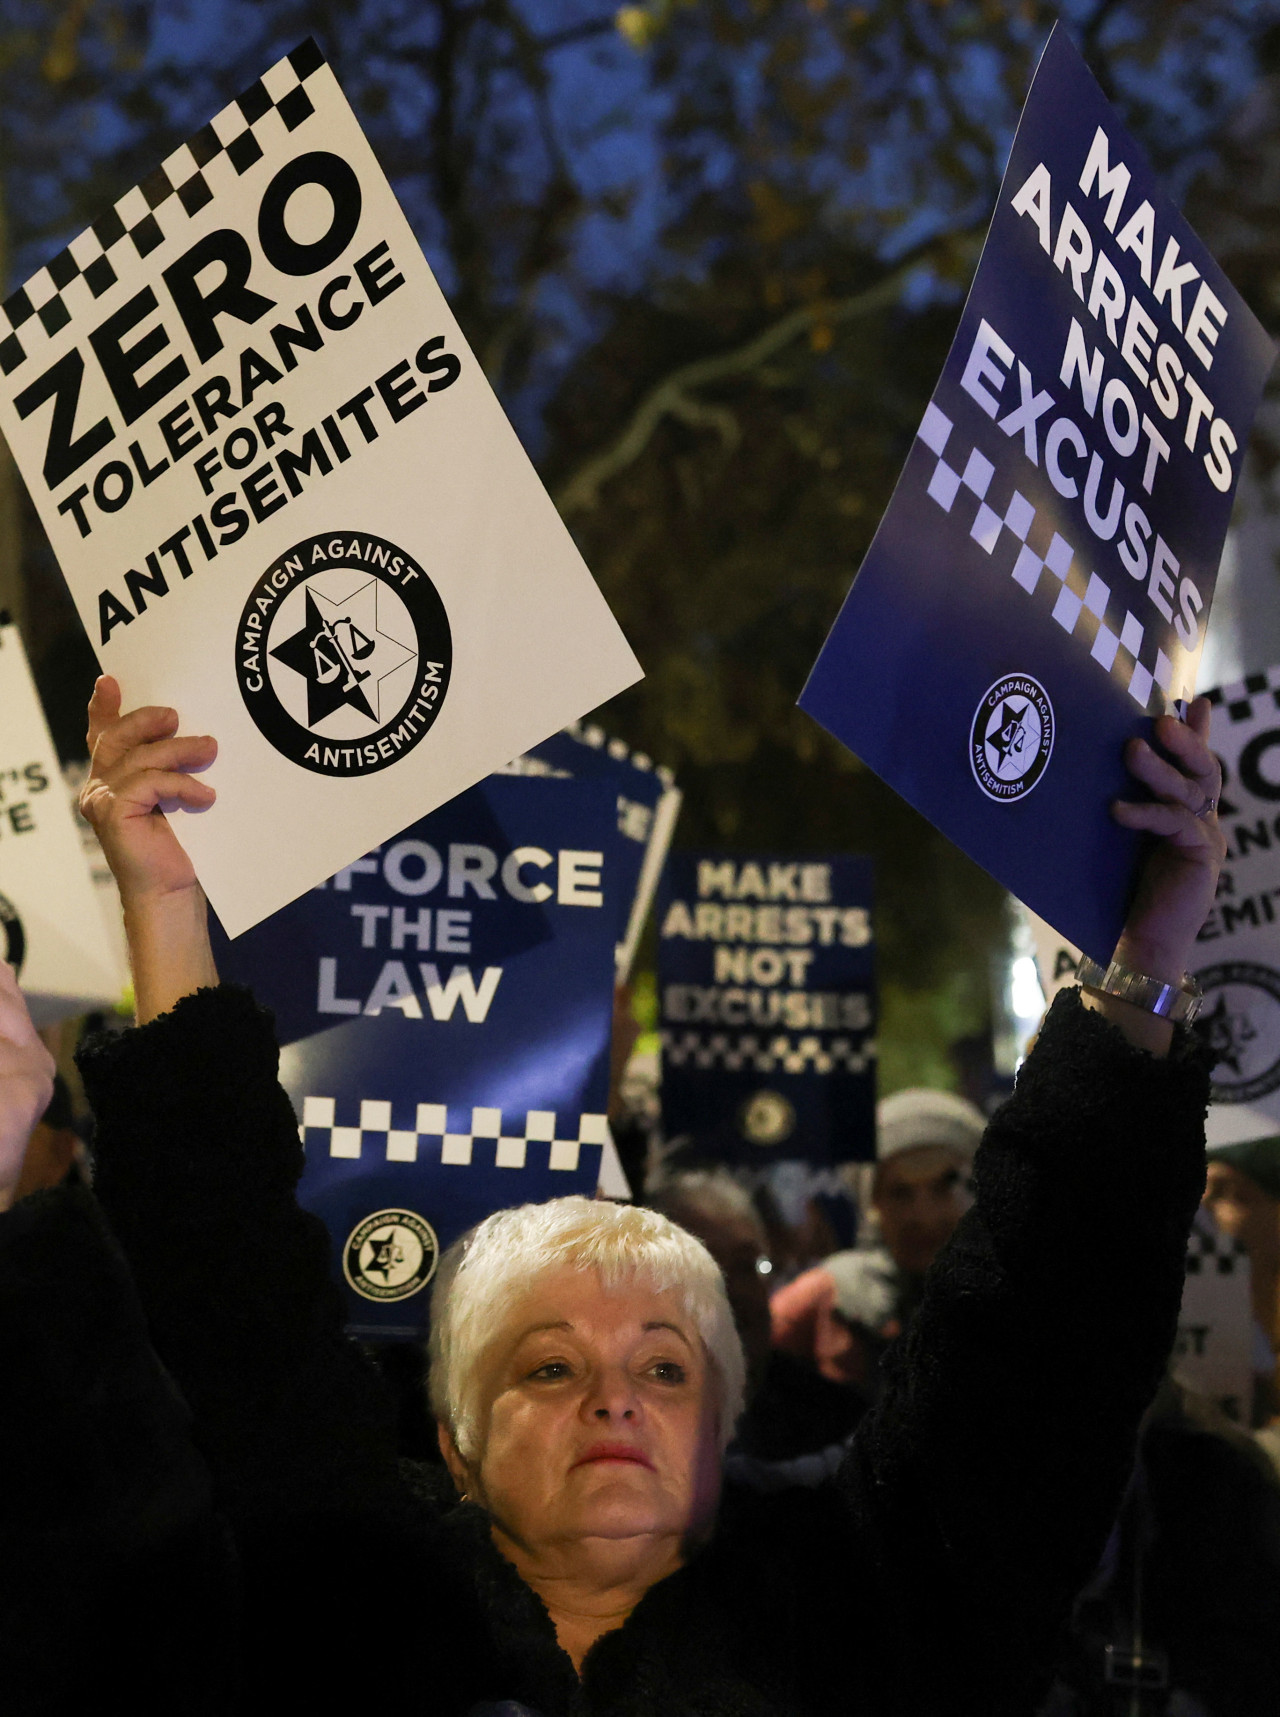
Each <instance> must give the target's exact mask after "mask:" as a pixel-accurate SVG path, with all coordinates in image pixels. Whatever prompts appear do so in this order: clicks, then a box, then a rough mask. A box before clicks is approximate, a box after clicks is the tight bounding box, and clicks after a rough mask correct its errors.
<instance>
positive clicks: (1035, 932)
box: [1022, 906, 1080, 1006]
mask: <svg viewBox="0 0 1280 1717" xmlns="http://www.w3.org/2000/svg"><path fill="white" fill-rule="evenodd" d="M1022 910H1023V911H1024V912H1025V913H1026V915H1027V920H1028V922H1029V923H1030V925H1031V935H1032V938H1033V940H1034V942H1035V949H1036V971H1037V972H1038V973H1039V975H1040V988H1041V989H1042V990H1043V991H1044V999H1045V1005H1046V1006H1048V1005H1049V1004H1050V1003H1051V1002H1052V1001H1053V998H1054V997H1055V996H1056V995H1057V993H1058V991H1059V990H1065V989H1067V988H1068V986H1069V985H1071V984H1074V983H1075V981H1076V973H1077V972H1078V971H1079V969H1080V950H1079V949H1078V948H1074V947H1072V945H1071V943H1070V942H1068V941H1067V939H1066V937H1065V936H1059V934H1058V932H1057V931H1056V930H1055V929H1054V928H1053V926H1052V925H1051V924H1046V923H1045V921H1044V919H1043V918H1041V917H1040V916H1039V914H1038V913H1035V912H1032V910H1031V908H1030V907H1029V906H1024V907H1023V909H1022Z"/></svg>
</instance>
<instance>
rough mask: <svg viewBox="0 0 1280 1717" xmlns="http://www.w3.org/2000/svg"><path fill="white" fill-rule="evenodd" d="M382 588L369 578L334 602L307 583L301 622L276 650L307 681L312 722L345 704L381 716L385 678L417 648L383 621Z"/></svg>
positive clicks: (373, 716)
mask: <svg viewBox="0 0 1280 1717" xmlns="http://www.w3.org/2000/svg"><path fill="white" fill-rule="evenodd" d="M379 589H380V586H379V582H378V580H377V579H375V578H370V579H368V580H367V581H366V583H364V584H362V585H361V586H360V587H359V588H358V589H357V590H355V591H353V592H352V593H351V595H350V596H348V597H345V598H344V599H343V600H342V601H341V602H334V601H332V600H331V599H330V598H329V597H327V596H326V595H325V594H324V593H323V592H322V591H320V590H317V589H315V588H314V586H312V585H308V586H307V589H306V611H305V619H304V622H303V625H302V627H301V628H300V630H299V631H297V632H295V633H294V634H293V636H292V637H291V638H286V639H284V640H283V642H282V643H280V644H277V645H276V646H275V648H274V649H273V650H272V651H271V655H272V656H273V657H274V659H275V660H276V661H278V662H283V663H284V665H285V667H286V668H292V669H293V671H294V672H295V673H297V674H301V676H302V678H303V679H304V680H305V681H306V682H307V725H308V727H315V725H316V724H317V722H321V721H323V720H324V718H325V717H326V716H327V715H332V714H333V712H334V710H337V709H342V708H343V707H344V706H347V707H349V708H351V709H354V710H357V711H358V712H359V713H360V714H361V715H363V716H365V717H367V718H368V720H370V721H371V722H374V723H375V724H376V723H380V722H381V720H382V714H381V695H380V694H381V684H382V681H383V680H385V679H386V677H387V675H388V674H393V673H394V672H395V671H396V669H397V668H401V667H403V666H404V664H405V663H406V662H407V661H409V659H410V658H411V657H412V655H413V653H414V652H413V651H412V650H410V649H406V647H405V646H404V645H403V644H402V643H400V641H399V640H398V639H396V638H393V637H392V636H391V635H390V634H389V633H387V632H384V631H382V630H381V628H380V627H379V625H378V595H379Z"/></svg>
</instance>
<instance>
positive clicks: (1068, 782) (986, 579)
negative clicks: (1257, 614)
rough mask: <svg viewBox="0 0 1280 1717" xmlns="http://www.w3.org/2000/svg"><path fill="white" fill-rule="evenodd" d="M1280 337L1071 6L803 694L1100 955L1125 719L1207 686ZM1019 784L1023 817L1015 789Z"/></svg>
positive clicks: (1112, 892)
mask: <svg viewBox="0 0 1280 1717" xmlns="http://www.w3.org/2000/svg"><path fill="white" fill-rule="evenodd" d="M1274 358H1275V348H1274V346H1273V344H1272V342H1271V340H1270V339H1269V338H1268V336H1267V334H1266V332H1265V330H1264V329H1263V328H1262V327H1261V325H1260V323H1259V322H1258V320H1257V318H1256V317H1254V316H1253V315H1252V314H1251V312H1250V311H1249V308H1248V306H1247V305H1246V304H1245V303H1244V301H1243V300H1242V299H1241V298H1240V296H1239V294H1238V293H1237V292H1236V291H1235V290H1234V289H1233V288H1232V286H1231V283H1230V282H1229V281H1228V280H1227V279H1226V277H1225V275H1224V274H1223V273H1222V270H1221V269H1220V268H1219V267H1218V266H1217V264H1216V263H1215V261H1214V259H1213V257H1212V256H1211V255H1210V254H1209V252H1208V251H1207V250H1206V249H1205V247H1204V245H1203V244H1202V243H1201V242H1200V240H1199V239H1198V238H1197V237H1196V234H1195V233H1194V232H1193V231H1192V229H1191V228H1190V227H1189V226H1188V224H1187V222H1186V220H1185V219H1184V218H1183V216H1182V214H1181V212H1180V210H1179V209H1178V208H1177V206H1176V204H1175V203H1174V201H1173V199H1172V198H1171V197H1170V196H1169V195H1168V193H1167V192H1166V191H1164V190H1163V189H1162V187H1161V186H1160V183H1159V181H1158V180H1157V178H1156V175H1155V172H1154V170H1153V169H1152V167H1151V165H1150V163H1149V162H1148V161H1147V160H1146V159H1145V158H1144V157H1143V155H1142V152H1141V150H1140V148H1139V147H1138V144H1137V143H1136V141H1135V140H1134V139H1133V138H1132V137H1130V136H1129V135H1128V134H1127V133H1126V131H1125V128H1124V126H1123V124H1122V123H1121V121H1120V118H1119V116H1118V115H1117V114H1116V113H1115V111H1114V110H1113V109H1112V107H1111V106H1110V104H1109V103H1108V102H1107V100H1106V98H1105V96H1104V95H1103V93H1102V91H1101V90H1100V89H1099V88H1098V85H1097V83H1096V81H1095V80H1094V78H1093V77H1092V74H1091V73H1090V72H1089V69H1088V67H1087V66H1086V65H1085V63H1084V61H1083V60H1082V59H1081V57H1080V55H1079V53H1078V52H1077V50H1076V49H1075V48H1074V46H1073V45H1072V43H1071V40H1070V37H1069V35H1068V34H1067V32H1066V31H1065V30H1064V29H1063V28H1062V27H1061V25H1059V26H1058V27H1056V28H1055V30H1054V32H1053V33H1052V35H1051V36H1050V39H1049V41H1048V43H1047V45H1046V47H1045V50H1044V53H1043V55H1042V56H1041V60H1040V64H1039V67H1038V69H1037V71H1036V75H1035V79H1034V82H1033V84H1032V88H1031V91H1030V94H1029V95H1028V98H1027V103H1026V106H1025V108H1024V110H1023V114H1022V118H1021V120H1020V122H1019V125H1018V130H1017V135H1016V137H1015V138H1014V142H1013V147H1012V149H1011V151H1010V156H1009V163H1008V167H1007V169H1006V172H1005V175H1004V179H1003V182H1002V185H1001V189H1000V194H999V197H998V199H997V202H996V208H995V211H994V214H993V217H992V222H991V228H990V231H989V233H988V236H987V242H986V245H985V246H984V249H983V253H982V257H981V259H980V262H979V265H978V270H977V273H976V275H975V277H974V281H973V286H972V289H971V291H970V294H969V298H968V301H967V303H966V305H965V308H964V311H963V312H962V315H961V318H960V324H959V327H958V329H957V332H956V338H955V341H954V343H953V345H952V347H951V350H950V352H949V353H948V356H947V360H946V364H945V365H944V367H943V371H942V375H941V376H940V378H939V380H938V385H937V387H936V388H935V390H934V394H933V397H932V399H931V400H930V401H929V402H928V404H927V405H926V407H925V409H924V411H923V413H922V416H921V421H920V426H919V430H918V432H917V435H916V439H915V442H914V444H913V446H912V448H911V450H910V452H909V454H908V456H907V460H906V463H905V466H904V468H903V473H902V477H901V480H900V482H899V484H898V487H897V489H896V490H895V492H894V496H893V499H892V501H891V502H890V504H889V507H888V510H887V511H886V513H885V515H884V518H883V519H882V521H881V523H880V526H879V529H878V530H877V532H876V537H875V540H874V542H873V543H872V545H871V548H870V550H869V551H868V553H867V556H866V558H865V560H864V561H863V564H862V567H861V569H860V570H859V572H858V575H857V578H856V579H855V580H854V583H853V586H852V589H851V590H850V592H849V595H848V597H847V598H846V601H845V604H844V606H843V608H842V610H841V612H840V614H839V616H838V617H837V619H836V621H835V624H834V626H833V627H832V630H831V634H830V636H829V637H828V639H827V641H826V643H825V645H824V646H823V649H822V652H821V654H820V656H819V658H818V661H817V662H816V664H815V666H814V669H813V673H812V674H811V676H810V679H809V683H808V684H807V686H806V687H805V689H804V692H803V693H802V694H801V698H800V702H801V705H802V707H803V708H804V709H806V710H808V711H809V713H810V714H812V715H813V716H815V717H816V719H817V720H819V721H820V722H821V723H822V724H823V726H824V727H826V728H828V729H829V730H830V731H831V732H832V733H834V734H835V736H836V737H837V738H838V739H840V740H842V741H843V742H844V744H846V745H847V746H848V747H849V748H850V749H851V750H852V751H854V752H856V754H857V755H858V756H859V758H861V760H862V761H863V762H864V763H865V764H867V765H868V766H869V767H870V768H872V769H874V770H875V771H876V772H877V773H878V774H879V775H881V776H882V777H883V778H884V779H885V780H886V781H887V782H888V783H889V785H890V786H891V787H893V788H894V789H895V790H896V791H897V792H899V793H900V794H902V796H903V797H904V798H905V799H906V800H907V801H908V802H909V803H910V804H912V805H914V806H915V807H916V808H917V810H919V811H921V812H922V813H923V814H924V815H925V816H926V817H927V818H928V819H929V821H930V822H932V823H933V824H934V825H935V826H936V827H937V828H938V829H940V830H941V831H942V832H943V834H945V835H946V836H947V837H948V838H949V839H951V840H953V841H954V842H955V843H956V844H957V845H958V846H959V847H961V848H962V849H963V850H964V851H965V852H967V853H968V854H969V856H970V857H971V858H973V859H975V860H976V861H977V863H979V864H980V865H982V866H983V868H984V869H986V870H988V871H989V872H990V873H991V874H992V875H993V876H994V877H995V878H996V879H997V880H998V881H999V882H1001V883H1003V884H1004V886H1005V887H1007V888H1008V889H1009V890H1010V892H1011V893H1012V894H1014V895H1015V896H1016V897H1017V898H1018V899H1019V900H1021V901H1022V902H1024V903H1025V904H1026V905H1027V906H1028V907H1029V908H1030V909H1032V910H1033V911H1035V912H1036V913H1038V914H1039V915H1040V916H1041V917H1043V918H1044V919H1045V920H1046V921H1047V922H1049V923H1051V924H1053V925H1054V926H1055V927H1056V928H1057V929H1058V930H1059V931H1060V932H1061V933H1062V935H1063V936H1065V937H1067V938H1068V939H1069V940H1070V941H1071V942H1072V944H1073V945H1075V946H1077V947H1079V948H1082V949H1083V950H1084V951H1085V952H1086V953H1088V954H1090V955H1091V956H1093V957H1094V958H1097V959H1105V958H1107V957H1109V955H1110V952H1111V950H1112V948H1113V947H1114V946H1115V942H1116V938H1117V936H1118V935H1119V932H1120V928H1121V926H1122V924H1123V921H1124V916H1125V912H1126V910H1127V906H1128V902H1129V899H1130V897H1131V893H1132V885H1133V879H1134V875H1135V873H1136V867H1137V865H1138V864H1139V863H1140V862H1141V858H1142V851H1143V845H1142V840H1141V839H1140V838H1139V837H1138V835H1137V834H1136V833H1135V832H1134V831H1132V830H1128V829H1124V828H1121V827H1120V825H1119V824H1117V823H1116V822H1115V820H1114V819H1113V818H1112V816H1111V810H1110V807H1111V805H1112V803H1113V802H1114V801H1115V800H1116V799H1117V798H1122V797H1124V795H1125V792H1126V790H1127V786H1128V778H1127V774H1126V770H1125V767H1124V750H1125V745H1126V743H1127V741H1128V740H1129V739H1130V738H1132V737H1133V736H1134V735H1135V734H1138V733H1140V732H1142V731H1145V730H1146V729H1147V726H1148V723H1149V720H1150V718H1152V717H1155V716H1158V715H1160V714H1161V713H1163V712H1164V711H1165V710H1166V709H1168V708H1169V707H1170V706H1173V705H1176V704H1177V703H1178V701H1179V700H1180V699H1185V698H1189V697H1190V696H1191V695H1192V694H1193V691H1194V686H1195V676H1196V670H1197V666H1198V662H1199V657H1200V652H1201V648H1202V645H1203V640H1204V628H1205V622H1206V619H1207V616H1208V612H1209V604H1210V600H1211V597H1212V594H1213V587H1214V581H1215V577H1216V572H1217V566H1218V560H1219V558H1220V555H1221V552H1222V543H1223V539H1224V536H1225V533H1226V528H1227V524H1228V521H1229V517H1230V512H1231V500H1232V493H1233V491H1234V489H1235V486H1236V482H1237V478H1238V476H1239V472H1240V468H1241V464H1242V461H1243V458H1244V449H1245V444H1246V441H1247V438H1248V432H1249V427H1250V424H1251V422H1252V419H1253V415H1254V413H1255V411H1256V409H1257V404H1258V401H1259V399H1260V397H1261V393H1262V388H1263V384H1264V382H1265V380H1266V376H1267V373H1268V371H1269V370H1270V368H1271V366H1272V363H1273V361H1274ZM1006 676H1008V683H1007V687H1006V688H1005V689H1002V688H1001V681H1003V680H1004V679H1005V677H1006ZM1019 682H1022V683H1021V684H1019ZM988 700H990V701H988ZM1059 723H1060V724H1061V726H1062V739H1061V742H1060V743H1058V742H1057V727H1058V724H1059ZM1037 730H1038V732H1037ZM966 745H967V747H968V751H969V768H967V769H957V767H956V763H957V761H958V753H959V749H960V747H961V746H966ZM1014 802H1016V803H1017V804H1018V806H1019V810H1018V812H1017V818H1018V823H1019V839H1018V840H1016V841H1011V840H1010V839H1009V838H1008V836H1009V813H1008V812H1007V811H1006V810H1005V809H997V808H996V807H997V806H999V807H1007V806H1008V805H1010V804H1012V803H1014Z"/></svg>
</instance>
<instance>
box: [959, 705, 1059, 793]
mask: <svg viewBox="0 0 1280 1717" xmlns="http://www.w3.org/2000/svg"><path fill="white" fill-rule="evenodd" d="M1053 738H1054V724H1053V706H1052V705H1051V704H1050V702H1049V695H1048V693H1047V692H1046V691H1045V689H1044V687H1043V686H1042V685H1041V684H1040V682H1039V681H1038V680H1033V679H1031V678H1030V676H1029V675H1027V674H1006V675H1005V676H1004V678H1003V679H999V680H997V681H996V682H995V684H994V685H992V686H988V688H987V691H986V695H985V696H984V697H983V699H982V701H981V703H979V705H978V708H977V710H976V711H975V713H974V717H973V727H972V729H971V731H970V734H969V763H970V766H971V768H972V769H973V778H974V780H975V781H976V782H977V783H978V785H979V787H981V789H982V791H983V792H984V793H985V794H986V795H987V798H988V799H995V800H997V801H1004V802H1005V803H1009V802H1011V801H1012V800H1014V799H1021V798H1023V797H1024V796H1025V795H1026V794H1028V793H1029V792H1030V791H1031V789H1032V788H1033V787H1034V786H1035V785H1036V783H1037V781H1039V779H1040V777H1041V776H1042V775H1043V774H1044V772H1045V768H1046V766H1047V765H1048V762H1049V757H1050V754H1051V752H1052V751H1053Z"/></svg>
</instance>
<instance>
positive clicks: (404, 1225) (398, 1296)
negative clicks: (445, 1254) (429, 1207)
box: [342, 1210, 440, 1301]
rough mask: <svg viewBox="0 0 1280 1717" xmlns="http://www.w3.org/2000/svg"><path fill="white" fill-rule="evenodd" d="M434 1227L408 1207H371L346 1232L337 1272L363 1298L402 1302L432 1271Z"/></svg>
mask: <svg viewBox="0 0 1280 1717" xmlns="http://www.w3.org/2000/svg"><path fill="white" fill-rule="evenodd" d="M439 1259H440V1248H439V1245H438V1244H437V1241H436V1233H435V1229H434V1228H432V1226H431V1224H430V1223H429V1222H427V1221H426V1220H425V1219H424V1218H423V1217H421V1216H419V1215H418V1214H417V1212H416V1211H413V1210H376V1211H374V1213H373V1214H372V1215H371V1216H366V1217H365V1219H364V1221H363V1222H358V1223H357V1224H356V1226H355V1227H354V1228H353V1229H352V1231H351V1233H350V1234H349V1235H348V1236H347V1243H346V1246H345V1247H344V1248H343V1254H342V1273H343V1275H344V1276H345V1277H346V1279H347V1282H348V1284H349V1285H350V1286H351V1287H352V1288H354V1289H355V1291H356V1293H357V1294H359V1295H360V1296H361V1297H362V1298H363V1299H366V1300H383V1301H395V1300H407V1299H409V1298H410V1297H411V1296H412V1295H414V1294H417V1293H420V1292H421V1290H422V1289H423V1288H425V1287H426V1285H427V1283H428V1282H429V1281H430V1280H431V1278H432V1277H433V1276H434V1275H435V1273H436V1265H437V1263H438V1262H439Z"/></svg>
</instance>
